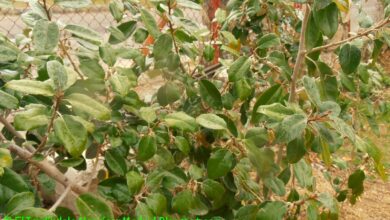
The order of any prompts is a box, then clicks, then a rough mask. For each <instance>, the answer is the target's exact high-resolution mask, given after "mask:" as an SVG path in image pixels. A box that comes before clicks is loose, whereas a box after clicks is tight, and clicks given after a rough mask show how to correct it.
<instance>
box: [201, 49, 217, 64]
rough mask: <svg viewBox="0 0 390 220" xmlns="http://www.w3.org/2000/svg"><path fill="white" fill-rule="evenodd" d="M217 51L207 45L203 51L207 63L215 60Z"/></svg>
mask: <svg viewBox="0 0 390 220" xmlns="http://www.w3.org/2000/svg"><path fill="white" fill-rule="evenodd" d="M214 53H215V49H214V47H212V46H211V45H206V47H205V48H204V50H203V57H204V58H205V60H206V61H208V62H210V61H212V60H213V59H214Z"/></svg>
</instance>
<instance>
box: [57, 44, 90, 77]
mask: <svg viewBox="0 0 390 220" xmlns="http://www.w3.org/2000/svg"><path fill="white" fill-rule="evenodd" d="M60 47H61V50H62V52H63V53H64V55H65V56H66V57H67V58H68V60H69V62H70V64H71V65H72V67H73V69H74V71H76V73H77V75H79V77H80V78H81V79H82V80H84V76H83V74H81V73H80V71H79V69H78V68H77V66H76V63H75V62H74V61H73V59H72V57H71V56H70V55H69V53H68V51H67V50H66V47H65V45H64V42H63V41H62V40H60Z"/></svg>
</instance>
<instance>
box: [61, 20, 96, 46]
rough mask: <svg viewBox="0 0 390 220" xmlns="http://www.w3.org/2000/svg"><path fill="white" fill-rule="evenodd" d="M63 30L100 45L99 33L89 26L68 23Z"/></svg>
mask: <svg viewBox="0 0 390 220" xmlns="http://www.w3.org/2000/svg"><path fill="white" fill-rule="evenodd" d="M65 30H66V31H68V32H69V33H71V34H72V35H73V36H75V37H78V38H80V39H83V40H86V41H88V42H90V43H92V44H95V45H100V44H101V43H102V38H101V34H100V33H98V32H96V31H94V30H92V29H90V28H87V27H83V26H79V25H75V24H68V25H66V26H65Z"/></svg>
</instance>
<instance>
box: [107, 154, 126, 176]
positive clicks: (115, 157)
mask: <svg viewBox="0 0 390 220" xmlns="http://www.w3.org/2000/svg"><path fill="white" fill-rule="evenodd" d="M104 158H105V162H106V163H107V165H108V167H109V168H110V169H111V170H112V171H114V172H115V173H116V174H119V175H121V176H124V175H125V174H126V172H127V165H126V161H125V158H123V156H122V155H121V153H120V152H119V151H118V150H117V149H115V148H114V149H109V150H107V151H106V152H105V153H104Z"/></svg>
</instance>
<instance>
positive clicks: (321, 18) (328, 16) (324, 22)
mask: <svg viewBox="0 0 390 220" xmlns="http://www.w3.org/2000/svg"><path fill="white" fill-rule="evenodd" d="M313 15H314V20H315V22H316V24H317V27H318V28H319V29H320V31H321V32H322V33H323V34H324V35H325V36H327V37H328V38H333V36H334V35H335V34H336V32H337V29H338V25H339V9H338V8H337V5H336V4H335V3H331V4H329V5H328V6H326V7H325V8H323V9H320V10H314V11H313Z"/></svg>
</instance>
